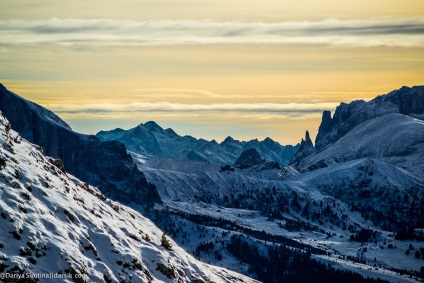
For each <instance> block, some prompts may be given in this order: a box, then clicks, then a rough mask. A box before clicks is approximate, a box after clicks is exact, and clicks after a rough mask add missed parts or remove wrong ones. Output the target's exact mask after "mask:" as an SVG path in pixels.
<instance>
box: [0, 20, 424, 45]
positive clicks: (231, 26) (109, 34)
mask: <svg viewBox="0 0 424 283" xmlns="http://www.w3.org/2000/svg"><path fill="white" fill-rule="evenodd" d="M219 43H223V44H261V43H267V44H321V45H329V46H346V47H356V46H404V47H411V46H412V47H422V46H424V17H417V18H408V19H385V20H359V19H354V20H340V19H325V20H321V21H292V22H276V23H264V22H219V21H212V20H203V21H201V20H175V21H173V20H150V21H128V20H115V19H58V18H52V19H49V20H38V21H23V20H2V21H0V44H2V45H31V46H34V45H36V46H38V45H70V46H149V45H153V46H155V45H175V44H219Z"/></svg>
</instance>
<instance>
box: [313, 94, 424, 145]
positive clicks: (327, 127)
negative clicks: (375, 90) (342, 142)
mask: <svg viewBox="0 0 424 283" xmlns="http://www.w3.org/2000/svg"><path fill="white" fill-rule="evenodd" d="M391 113H399V114H403V115H408V116H411V117H414V118H417V119H421V120H423V119H424V87H423V86H415V87H412V88H409V87H402V88H400V89H398V90H395V91H392V92H390V93H388V94H386V95H381V96H378V97H376V98H375V99H373V100H371V101H369V102H365V101H363V100H357V101H353V102H351V103H349V104H346V103H341V104H340V105H339V106H338V107H337V108H336V111H335V112H334V115H333V117H331V112H330V111H324V112H323V115H322V122H321V125H320V127H319V132H318V135H317V137H316V139H315V147H316V149H317V150H318V151H320V150H323V149H324V148H325V147H327V146H329V145H330V144H332V143H334V142H335V141H337V140H339V139H340V138H341V137H343V136H344V135H345V134H346V133H347V132H348V131H349V130H351V129H352V128H353V127H355V126H356V125H359V124H361V123H363V122H365V121H367V120H370V119H373V118H376V117H380V116H383V115H386V114H391Z"/></svg>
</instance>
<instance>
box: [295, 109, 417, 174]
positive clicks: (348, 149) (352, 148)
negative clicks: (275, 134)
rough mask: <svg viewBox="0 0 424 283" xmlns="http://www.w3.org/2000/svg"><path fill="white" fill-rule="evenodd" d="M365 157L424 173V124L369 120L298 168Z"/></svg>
mask: <svg viewBox="0 0 424 283" xmlns="http://www.w3.org/2000/svg"><path fill="white" fill-rule="evenodd" d="M363 157H370V158H377V159H379V160H382V161H385V162H388V163H391V164H393V165H396V166H398V167H400V168H404V169H406V170H408V171H410V172H415V173H417V174H420V175H421V174H422V173H423V172H424V121H422V120H418V119H415V118H412V117H409V116H406V115H402V114H386V115H383V116H379V117H377V118H373V119H370V120H367V121H365V122H363V123H361V124H359V125H357V126H355V127H354V128H352V129H351V130H349V131H348V132H347V133H346V134H345V135H344V136H343V137H341V138H340V139H339V140H337V141H336V142H334V143H333V144H331V145H330V146H328V147H327V148H325V149H323V150H321V151H320V152H317V153H316V154H312V155H310V156H308V157H306V158H304V159H303V160H301V161H300V162H299V164H298V167H299V168H301V169H304V170H307V169H308V167H310V166H314V165H316V164H321V165H322V166H325V164H327V163H329V164H331V163H334V162H341V161H345V160H354V159H359V158H363Z"/></svg>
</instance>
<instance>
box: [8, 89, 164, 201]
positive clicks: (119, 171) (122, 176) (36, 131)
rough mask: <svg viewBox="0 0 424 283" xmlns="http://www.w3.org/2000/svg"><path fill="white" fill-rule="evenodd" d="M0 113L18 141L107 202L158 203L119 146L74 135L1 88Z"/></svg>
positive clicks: (36, 107) (152, 188)
mask: <svg viewBox="0 0 424 283" xmlns="http://www.w3.org/2000/svg"><path fill="white" fill-rule="evenodd" d="M0 110H1V111H2V113H4V115H5V116H6V117H7V119H8V120H9V121H10V122H11V124H12V127H13V129H14V130H16V131H17V132H19V133H20V134H21V136H22V137H24V138H25V139H27V140H29V141H30V142H32V143H35V144H37V145H39V146H41V147H42V148H43V149H44V152H45V153H46V154H47V155H49V156H52V157H55V158H59V159H61V160H62V161H63V164H64V168H65V171H67V172H69V173H71V174H72V175H75V176H76V177H78V178H80V179H81V180H82V181H84V182H87V183H89V184H91V185H93V186H97V187H98V188H99V189H100V190H101V191H102V192H103V193H104V194H105V195H107V196H108V197H109V198H111V199H114V200H117V201H120V202H123V203H131V202H134V203H137V204H140V205H148V206H152V205H154V203H156V202H161V199H160V197H159V194H158V192H157V190H156V187H155V186H154V185H152V184H150V183H148V182H147V180H146V178H145V176H144V174H143V173H142V172H140V171H139V170H138V169H137V167H136V165H135V164H134V163H133V161H132V158H131V156H130V155H129V154H127V151H126V148H125V146H124V145H123V144H122V143H120V142H117V141H101V140H99V139H98V138H96V137H95V136H89V135H83V134H79V133H76V132H74V131H73V130H72V129H71V128H70V127H69V126H68V124H66V123H65V122H64V121H62V120H61V119H60V118H59V117H58V116H56V115H55V114H54V113H53V112H51V111H49V110H47V109H45V108H43V107H41V106H39V105H37V104H35V103H33V102H30V101H28V100H26V99H24V98H22V97H20V96H18V95H16V94H14V93H12V92H10V91H8V90H7V89H6V88H5V87H4V86H3V85H1V84H0Z"/></svg>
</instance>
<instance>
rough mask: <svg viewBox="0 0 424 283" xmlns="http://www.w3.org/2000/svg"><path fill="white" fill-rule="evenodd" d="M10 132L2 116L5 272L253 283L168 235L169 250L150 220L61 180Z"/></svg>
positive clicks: (1, 268) (0, 262)
mask: <svg viewBox="0 0 424 283" xmlns="http://www.w3.org/2000/svg"><path fill="white" fill-rule="evenodd" d="M7 125H8V121H7V120H6V119H5V118H4V117H3V116H1V117H0V161H1V162H0V215H1V218H0V231H1V233H0V273H17V274H24V273H33V274H37V273H38V274H40V273H41V274H46V273H70V274H74V275H75V274H84V275H85V277H84V278H83V280H80V281H76V282H128V281H131V280H132V281H133V282H255V281H254V280H252V279H250V278H247V277H245V276H242V275H239V274H237V273H234V272H231V271H228V270H226V269H223V268H218V267H214V266H210V265H207V264H204V263H201V262H199V261H197V260H196V259H194V258H193V257H192V256H190V255H189V254H187V253H186V252H185V251H184V250H183V249H181V248H180V247H179V246H178V245H177V244H176V243H175V242H174V241H172V240H171V239H170V238H168V237H167V236H165V239H166V240H167V242H168V243H170V245H171V248H170V249H171V250H170V249H167V248H166V247H165V246H164V245H163V241H162V231H161V230H160V229H159V228H157V227H156V226H155V225H154V224H153V223H152V222H151V221H150V220H148V219H146V218H145V217H143V216H142V215H141V214H140V213H139V212H137V211H134V210H133V209H131V208H128V207H125V206H123V205H121V204H119V203H116V202H113V201H111V200H109V199H107V198H106V197H104V196H103V195H102V194H101V193H100V191H99V190H98V189H97V188H95V187H92V186H90V185H88V184H86V183H83V182H81V181H79V180H78V179H76V178H75V177H73V176H71V175H69V174H66V173H64V172H63V171H61V170H60V169H59V168H58V167H60V164H59V163H56V165H57V166H56V165H53V164H52V162H54V161H53V160H52V159H51V158H49V157H46V156H44V155H43V153H42V152H41V150H40V148H39V147H38V146H36V145H33V144H30V143H29V142H27V141H26V140H24V139H22V138H21V137H20V136H19V135H18V134H17V133H16V132H14V131H13V130H10V129H8V126H7ZM196 280H197V281H196ZM70 281H71V280H70V279H63V280H55V282H70Z"/></svg>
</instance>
